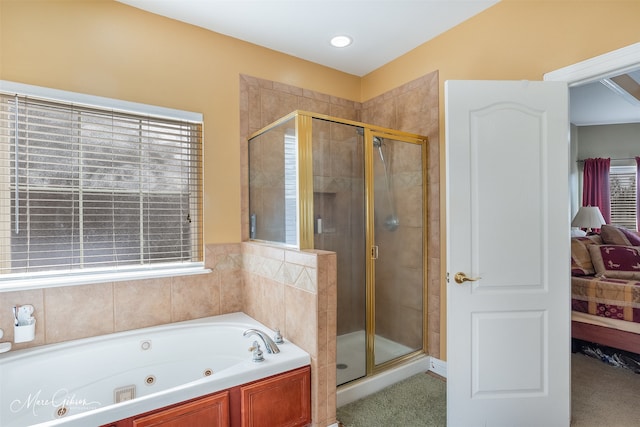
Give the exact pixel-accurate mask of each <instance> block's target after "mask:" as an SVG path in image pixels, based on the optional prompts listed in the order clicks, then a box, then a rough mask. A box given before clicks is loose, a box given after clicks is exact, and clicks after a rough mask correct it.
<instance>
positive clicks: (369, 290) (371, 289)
mask: <svg viewBox="0 0 640 427" xmlns="http://www.w3.org/2000/svg"><path fill="white" fill-rule="evenodd" d="M364 126H366V127H365V128H364V129H365V130H364V157H365V182H366V184H365V188H366V189H367V191H365V215H366V232H365V238H366V240H367V241H366V244H365V247H366V248H369V254H368V255H367V256H366V304H367V307H366V315H367V319H366V346H367V351H366V376H365V377H364V378H367V377H369V376H372V375H376V374H378V373H381V372H384V371H386V370H388V369H391V368H393V367H395V366H397V365H400V364H403V363H405V362H407V361H410V360H412V359H415V358H416V357H420V356H421V355H423V354H427V351H428V348H427V342H428V340H427V333H428V329H427V326H428V325H427V319H428V313H427V311H428V292H427V290H428V289H427V283H426V278H427V233H428V217H427V208H426V200H427V190H428V188H427V164H428V163H427V162H428V153H427V147H428V145H427V143H428V139H427V137H424V136H420V135H415V134H410V133H406V132H400V131H396V130H393V129H386V128H381V127H377V126H371V125H367V124H364ZM367 126H368V127H367ZM374 137H379V138H382V139H392V140H394V141H401V142H404V143H409V144H416V145H420V146H421V148H422V150H421V152H422V159H421V161H422V203H423V208H422V230H423V238H422V348H419V349H417V350H415V351H412V352H409V353H407V354H405V355H402V356H399V357H396V358H393V359H391V360H389V361H386V362H383V363H380V364H377V365H376V363H375V337H376V293H377V292H376V283H377V282H376V258H377V245H376V241H375V234H376V233H375V212H374V211H375V210H374V206H375V197H374V191H375V183H374V178H375V177H374V173H373V171H374V165H373V164H374V155H375V153H374V144H373V142H374Z"/></svg>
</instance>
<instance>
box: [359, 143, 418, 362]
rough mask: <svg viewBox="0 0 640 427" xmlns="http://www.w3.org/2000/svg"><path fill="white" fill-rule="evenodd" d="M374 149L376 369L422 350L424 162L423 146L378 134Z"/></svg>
mask: <svg viewBox="0 0 640 427" xmlns="http://www.w3.org/2000/svg"><path fill="white" fill-rule="evenodd" d="M372 145H373V186H374V190H373V200H374V213H373V215H374V221H373V224H374V236H375V246H374V250H375V251H376V252H377V253H376V254H374V257H375V258H376V259H375V261H374V277H375V282H374V284H373V287H374V300H375V303H374V304H375V310H374V313H375V314H374V316H375V318H374V325H375V326H374V329H375V333H374V334H372V335H373V336H374V341H375V342H374V345H373V347H374V354H375V355H374V364H375V366H376V367H377V366H379V365H381V364H384V363H386V362H389V361H392V360H394V359H398V358H400V357H402V356H406V355H408V354H411V353H413V352H415V351H417V350H421V349H422V348H423V341H424V338H423V326H424V325H423V324H424V315H423V310H424V293H423V283H424V282H423V278H424V259H425V256H424V255H425V248H424V241H425V240H426V239H425V229H424V228H425V226H424V224H425V218H424V197H425V188H424V182H425V180H424V176H423V174H424V170H423V164H425V162H424V161H423V160H424V159H423V157H424V153H423V150H424V146H423V144H421V143H415V142H411V141H403V140H399V139H391V138H389V137H384V136H383V135H375V134H374V136H373V144H372ZM376 255H377V256H376Z"/></svg>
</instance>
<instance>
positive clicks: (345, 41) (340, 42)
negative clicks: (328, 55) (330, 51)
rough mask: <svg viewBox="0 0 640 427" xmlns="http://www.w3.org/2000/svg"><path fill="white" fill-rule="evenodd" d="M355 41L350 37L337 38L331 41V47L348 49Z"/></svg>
mask: <svg viewBox="0 0 640 427" xmlns="http://www.w3.org/2000/svg"><path fill="white" fill-rule="evenodd" d="M352 41H353V40H351V37H349V36H335V37H334V38H332V39H331V46H333V47H347V46H349V45H350V44H351V42H352Z"/></svg>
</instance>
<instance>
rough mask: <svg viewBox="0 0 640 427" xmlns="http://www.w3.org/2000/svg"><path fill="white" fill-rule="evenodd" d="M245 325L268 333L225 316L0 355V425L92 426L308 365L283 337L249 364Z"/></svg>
mask: <svg viewBox="0 0 640 427" xmlns="http://www.w3.org/2000/svg"><path fill="white" fill-rule="evenodd" d="M250 328H257V329H259V330H261V331H263V332H264V333H266V334H267V335H269V336H273V335H274V331H273V330H269V329H268V328H266V326H265V325H263V324H261V323H259V322H256V321H255V320H254V319H252V318H250V317H249V316H247V315H246V314H244V313H231V314H226V315H222V316H213V317H206V318H202V319H195V320H190V321H186V322H176V323H170V324H168V325H160V326H154V327H151V328H142V329H136V330H132V331H126V332H121V333H117V334H109V335H102V336H98V337H94V338H87V339H82V340H74V341H67V342H64V343H58V344H53V345H49V346H39V347H35V348H31V349H24V350H18V351H15V352H10V353H6V354H3V355H0V397H1V399H0V425H2V426H3V427H23V426H32V425H38V426H41V425H42V426H43V425H45V423H46V425H47V426H49V425H65V426H69V427H73V426H78V427H85V426H98V425H103V424H106V423H112V422H115V421H117V420H122V419H125V418H128V417H132V416H136V415H140V414H143V413H145V412H148V411H153V410H156V409H158V408H162V407H166V406H168V405H174V404H176V403H180V402H185V401H187V400H190V399H194V398H198V397H200V396H205V395H209V394H212V393H216V392H220V391H223V390H227V389H230V388H232V387H237V386H241V385H243V384H247V383H249V382H252V381H257V380H260V379H263V378H267V377H270V376H272V375H277V374H281V373H284V372H287V371H291V370H293V369H297V368H301V367H305V366H308V365H309V362H310V360H309V355H308V354H307V353H306V352H304V351H303V350H302V349H300V348H299V347H298V346H296V345H294V344H293V343H291V342H287V341H286V340H285V342H284V343H283V344H280V345H279V348H280V352H279V353H278V354H268V353H266V352H265V353H264V358H265V361H264V363H256V362H253V361H252V355H251V353H250V352H248V351H247V348H248V346H250V345H251V342H252V341H253V340H254V339H257V338H255V337H245V336H243V332H244V331H245V330H247V329H250ZM258 341H260V340H259V339H258ZM60 414H62V416H61V415H60Z"/></svg>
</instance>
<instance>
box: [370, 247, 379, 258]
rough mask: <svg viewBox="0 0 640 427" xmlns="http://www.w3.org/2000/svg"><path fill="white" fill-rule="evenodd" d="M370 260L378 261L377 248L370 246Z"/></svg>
mask: <svg viewBox="0 0 640 427" xmlns="http://www.w3.org/2000/svg"><path fill="white" fill-rule="evenodd" d="M371 259H378V246H371Z"/></svg>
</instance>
